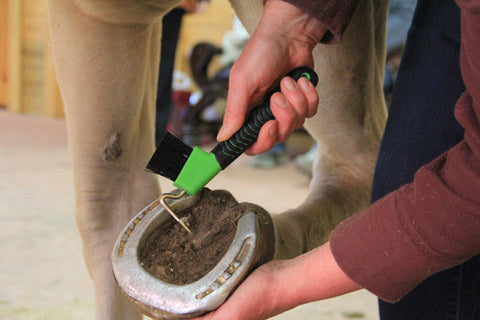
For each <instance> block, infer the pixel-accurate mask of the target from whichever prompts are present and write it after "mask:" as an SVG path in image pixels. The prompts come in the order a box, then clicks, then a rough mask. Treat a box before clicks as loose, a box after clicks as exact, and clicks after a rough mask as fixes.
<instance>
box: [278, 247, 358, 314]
mask: <svg viewBox="0 0 480 320" xmlns="http://www.w3.org/2000/svg"><path fill="white" fill-rule="evenodd" d="M276 263H277V265H275V264H273V265H272V266H270V267H269V268H270V269H271V271H272V272H273V274H274V281H273V288H274V290H275V293H276V295H277V296H276V297H275V300H276V301H277V304H278V305H279V306H282V307H281V309H283V310H280V312H283V311H285V310H288V309H291V308H293V307H295V306H298V305H301V304H304V303H308V302H312V301H318V300H323V299H328V298H333V297H336V296H340V295H342V294H345V293H349V292H352V291H356V290H358V289H361V287H360V286H359V285H358V284H356V283H355V282H353V281H352V280H351V279H350V278H349V277H348V276H347V275H346V274H345V273H344V272H343V271H342V269H341V268H340V267H339V266H338V264H337V262H336V261H335V259H334V257H333V255H332V252H331V250H330V243H326V244H324V245H322V246H321V247H318V248H316V249H314V250H311V251H309V252H307V253H305V254H303V255H301V256H299V257H297V258H295V259H292V260H284V261H279V262H276ZM276 267H278V268H277V269H276ZM275 269H276V270H275Z"/></svg>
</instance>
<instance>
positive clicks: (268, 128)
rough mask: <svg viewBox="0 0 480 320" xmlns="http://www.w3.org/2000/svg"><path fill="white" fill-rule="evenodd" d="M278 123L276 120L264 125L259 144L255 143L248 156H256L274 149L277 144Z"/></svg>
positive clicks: (259, 134)
mask: <svg viewBox="0 0 480 320" xmlns="http://www.w3.org/2000/svg"><path fill="white" fill-rule="evenodd" d="M277 125H278V123H277V121H275V120H271V121H268V122H267V123H265V124H264V125H263V127H262V128H261V129H260V132H259V133H258V138H257V142H255V143H254V144H253V145H252V146H251V147H250V148H248V150H247V151H245V153H246V154H248V155H254V154H259V153H263V152H265V151H268V150H270V149H272V148H273V146H274V145H275V143H277V140H278V138H277V135H278V133H277V131H278V127H277Z"/></svg>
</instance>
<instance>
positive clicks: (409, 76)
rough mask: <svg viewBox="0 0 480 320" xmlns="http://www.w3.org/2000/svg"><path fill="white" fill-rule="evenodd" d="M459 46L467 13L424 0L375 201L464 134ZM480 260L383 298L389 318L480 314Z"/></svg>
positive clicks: (441, 0)
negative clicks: (459, 111) (458, 107)
mask: <svg viewBox="0 0 480 320" xmlns="http://www.w3.org/2000/svg"><path fill="white" fill-rule="evenodd" d="M459 50H460V12H459V9H458V7H457V6H456V4H455V2H454V0H436V1H430V0H420V1H419V2H418V4H417V8H416V11H415V14H414V18H413V21H412V26H411V28H410V30H409V34H408V37H407V42H406V46H405V50H404V54H403V58H402V62H401V65H400V69H399V73H398V78H397V81H396V83H395V87H394V92H393V96H392V103H391V106H390V110H389V117H388V120H387V125H386V128H385V133H384V137H383V139H382V143H381V147H380V152H379V157H378V161H377V165H376V169H375V175H374V182H373V190H372V201H375V200H376V199H379V198H381V197H383V196H385V195H386V194H388V193H389V192H391V191H393V190H395V189H397V188H398V187H400V186H401V185H403V184H406V183H409V182H411V181H412V180H413V177H414V174H415V172H416V171H417V170H418V168H419V167H421V166H422V165H424V164H426V163H428V162H430V161H431V160H433V159H434V158H435V157H437V156H438V155H440V154H441V153H443V152H444V151H446V150H447V149H449V148H451V147H453V146H454V145H455V144H457V143H458V142H459V141H460V140H461V139H462V137H463V129H462V128H461V127H460V125H459V124H458V123H457V122H456V120H455V118H454V116H453V108H454V106H455V103H456V101H457V99H458V98H459V96H460V94H461V93H462V92H463V91H464V84H463V81H462V78H461V74H460V67H459ZM479 261H480V257H476V258H474V259H472V260H470V261H468V262H466V263H464V264H463V265H460V266H457V267H454V268H452V269H449V270H446V271H443V272H441V273H438V274H436V275H434V276H432V277H430V278H429V279H427V280H426V281H424V282H423V283H422V284H420V285H419V286H418V287H417V288H415V289H414V290H413V291H412V292H410V293H409V294H408V295H407V296H406V297H404V298H403V299H402V300H401V301H400V302H398V303H395V304H390V303H386V302H383V301H379V308H380V317H381V319H382V320H443V319H456V320H467V319H468V320H472V319H480V315H479V313H480V311H477V309H478V308H477V304H478V301H479V299H480V297H479V296H480V292H479V291H480V288H479V287H478V286H480V280H479V274H480V268H479V263H480V262H479ZM475 317H477V318H475Z"/></svg>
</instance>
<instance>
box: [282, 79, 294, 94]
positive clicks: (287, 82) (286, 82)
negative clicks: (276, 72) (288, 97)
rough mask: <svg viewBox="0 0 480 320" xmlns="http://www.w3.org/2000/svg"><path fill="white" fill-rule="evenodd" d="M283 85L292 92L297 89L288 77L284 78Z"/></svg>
mask: <svg viewBox="0 0 480 320" xmlns="http://www.w3.org/2000/svg"><path fill="white" fill-rule="evenodd" d="M283 84H284V85H285V87H286V88H287V89H288V90H290V91H294V90H295V89H297V83H296V82H295V80H293V79H292V78H290V77H287V78H285V80H284V83H283Z"/></svg>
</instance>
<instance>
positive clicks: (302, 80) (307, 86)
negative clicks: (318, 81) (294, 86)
mask: <svg viewBox="0 0 480 320" xmlns="http://www.w3.org/2000/svg"><path fill="white" fill-rule="evenodd" d="M298 85H299V86H300V87H301V88H302V90H303V91H309V90H310V89H312V86H313V85H312V83H311V82H310V81H308V80H307V79H305V78H303V77H302V78H300V79H299V80H298Z"/></svg>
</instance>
